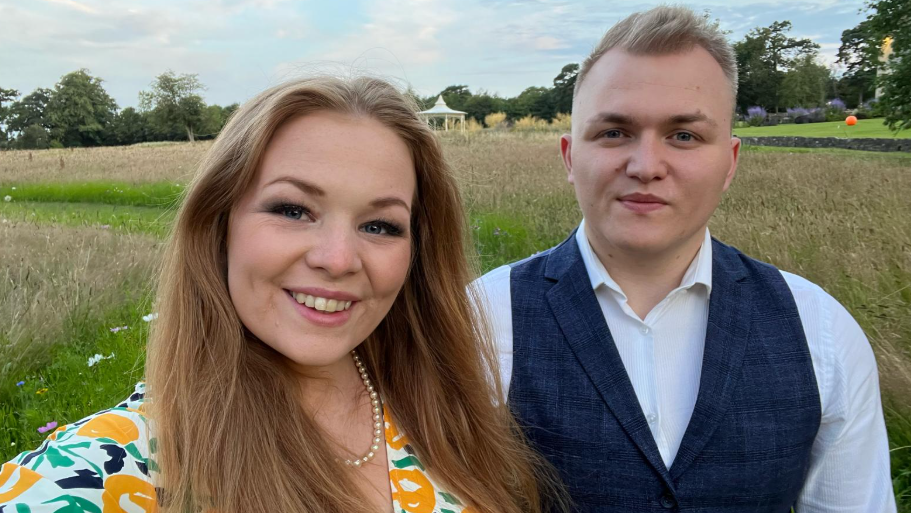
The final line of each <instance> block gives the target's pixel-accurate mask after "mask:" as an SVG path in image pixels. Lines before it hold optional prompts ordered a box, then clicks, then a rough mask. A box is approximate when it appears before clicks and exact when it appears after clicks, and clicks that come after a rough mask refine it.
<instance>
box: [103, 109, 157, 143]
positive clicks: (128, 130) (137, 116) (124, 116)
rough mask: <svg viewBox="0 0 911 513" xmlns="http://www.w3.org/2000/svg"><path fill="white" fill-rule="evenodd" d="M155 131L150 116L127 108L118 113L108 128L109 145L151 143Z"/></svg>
mask: <svg viewBox="0 0 911 513" xmlns="http://www.w3.org/2000/svg"><path fill="white" fill-rule="evenodd" d="M154 136H155V131H154V128H153V127H152V123H151V121H150V120H149V115H148V114H144V113H141V112H138V111H137V110H136V109H134V108H133V107H127V108H125V109H123V110H122V111H120V112H118V113H117V115H116V116H114V119H113V120H112V121H111V124H110V125H109V127H108V144H112V145H120V144H136V143H140V142H145V141H151V140H153V139H154V138H155V137H154Z"/></svg>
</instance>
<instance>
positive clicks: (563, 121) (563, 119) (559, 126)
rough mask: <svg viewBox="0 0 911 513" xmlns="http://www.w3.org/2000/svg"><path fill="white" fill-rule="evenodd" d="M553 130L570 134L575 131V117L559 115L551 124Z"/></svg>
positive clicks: (564, 114) (561, 113) (560, 113)
mask: <svg viewBox="0 0 911 513" xmlns="http://www.w3.org/2000/svg"><path fill="white" fill-rule="evenodd" d="M550 126H551V128H553V129H554V130H559V131H561V132H569V131H571V130H572V129H573V117H572V115H570V114H566V113H563V112H559V113H557V117H555V118H554V120H553V121H551V122H550Z"/></svg>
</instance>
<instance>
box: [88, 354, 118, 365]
mask: <svg viewBox="0 0 911 513" xmlns="http://www.w3.org/2000/svg"><path fill="white" fill-rule="evenodd" d="M113 357H114V353H111V354H109V355H107V356H102V355H100V354H96V355H95V356H93V357H91V358H89V361H88V365H89V367H94V366H95V364H96V363H98V362H100V361H101V360H110V359H111V358H113Z"/></svg>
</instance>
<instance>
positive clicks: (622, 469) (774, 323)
mask: <svg viewBox="0 0 911 513" xmlns="http://www.w3.org/2000/svg"><path fill="white" fill-rule="evenodd" d="M510 283H511V285H510V286H511V294H512V318H513V350H514V356H513V371H512V380H511V382H510V386H509V404H510V406H511V408H512V409H513V411H514V412H515V414H516V415H517V416H518V418H519V422H520V423H521V424H522V425H523V427H524V428H525V430H526V434H527V435H528V437H529V439H530V440H531V443H532V444H533V445H534V446H535V447H536V448H537V449H538V450H539V451H541V452H542V454H544V456H546V457H547V459H548V460H549V461H550V462H551V463H552V464H553V465H554V466H555V467H556V468H557V470H558V471H559V473H560V477H561V478H562V479H563V481H564V483H565V484H566V485H567V487H568V490H569V493H570V495H571V497H572V499H573V501H574V506H575V508H576V509H575V510H576V511H585V512H617V513H620V512H623V513H629V512H659V511H660V512H666V511H685V512H699V513H709V512H738V513H740V512H744V513H746V512H763V513H765V512H769V513H788V512H789V511H790V507H791V506H792V505H793V504H794V503H795V502H796V499H797V496H798V494H799V492H800V490H801V488H802V487H803V484H804V481H805V479H806V475H807V470H808V468H809V460H810V449H811V447H812V445H813V441H814V438H815V437H816V433H817V431H818V430H819V423H820V417H821V406H820V400H819V390H818V388H817V385H816V377H815V375H814V373H813V364H812V362H811V360H810V352H809V348H808V346H807V341H806V337H805V335H804V332H803V326H802V325H801V323H800V317H799V314H798V312H797V305H796V304H795V303H794V298H793V296H792V294H791V291H790V289H789V288H788V286H787V283H786V282H785V281H784V278H783V277H782V276H781V273H780V272H779V271H778V270H777V269H775V268H774V267H772V266H770V265H768V264H764V263H761V262H757V261H755V260H752V259H750V258H749V257H747V256H745V255H743V254H742V253H740V252H739V251H737V250H736V249H734V248H731V247H728V246H725V245H724V244H721V243H720V242H718V241H716V240H713V242H712V293H711V299H710V301H709V319H708V329H707V332H706V340H705V356H704V358H703V363H702V376H701V378H700V384H699V394H698V396H697V400H696V406H695V410H694V411H693V416H692V418H691V420H690V423H689V425H688V427H687V429H686V432H685V434H684V437H683V441H682V443H681V446H680V449H679V452H678V453H677V456H676V458H675V460H674V462H673V464H672V465H671V468H670V469H668V468H666V466H665V465H664V462H663V461H662V459H661V455H660V453H659V452H658V447H657V445H656V444H655V440H654V438H653V437H652V434H651V431H650V430H649V427H648V423H647V421H646V419H645V415H644V414H643V412H642V409H641V408H640V406H639V402H638V401H637V399H636V395H635V391H634V390H633V386H632V383H631V382H630V379H629V376H628V375H627V373H626V369H625V368H624V366H623V362H622V360H621V359H620V354H619V352H618V351H617V348H616V346H615V345H614V341H613V339H612V338H611V334H610V330H609V329H608V327H607V323H606V322H605V320H604V314H603V313H602V311H601V307H600V305H599V304H598V300H597V299H596V297H595V293H594V291H593V290H592V287H591V281H590V280H589V277H588V274H587V272H586V270H585V264H584V262H583V260H582V255H581V253H580V252H579V247H578V245H577V243H576V241H575V237H574V236H570V237H569V238H568V239H567V240H566V241H564V242H563V243H562V244H560V245H559V246H557V247H555V248H553V249H551V250H549V251H547V252H545V253H542V254H539V255H536V256H534V257H532V258H529V259H527V260H525V261H522V262H519V263H517V264H514V265H513V267H512V270H511V272H510ZM662 370H664V369H659V372H661V371H662ZM667 370H668V371H670V369H667Z"/></svg>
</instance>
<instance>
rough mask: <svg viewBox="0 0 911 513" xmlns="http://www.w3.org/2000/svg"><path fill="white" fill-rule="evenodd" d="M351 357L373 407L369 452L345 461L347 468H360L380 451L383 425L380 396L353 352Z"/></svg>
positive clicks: (362, 364)
mask: <svg viewBox="0 0 911 513" xmlns="http://www.w3.org/2000/svg"><path fill="white" fill-rule="evenodd" d="M351 356H352V357H353V358H354V365H355V366H356V367H357V371H358V373H359V374H360V375H361V381H363V382H364V387H365V388H366V389H367V393H368V394H370V405H371V406H372V407H373V443H372V444H371V445H370V450H369V451H367V454H365V455H364V457H362V458H355V459H354V461H352V460H345V465H346V466H349V467H360V466H361V465H363V464H364V463H367V462H368V461H370V460H372V459H373V457H374V456H376V453H377V451H379V450H380V442H381V441H382V436H383V423H382V411H383V410H382V408H383V407H382V404H381V403H380V396H379V394H377V393H376V390H375V389H374V388H373V384H372V383H370V378H368V377H367V369H365V368H364V363H363V362H361V359H360V357H358V355H357V353H356V352H355V351H351Z"/></svg>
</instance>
